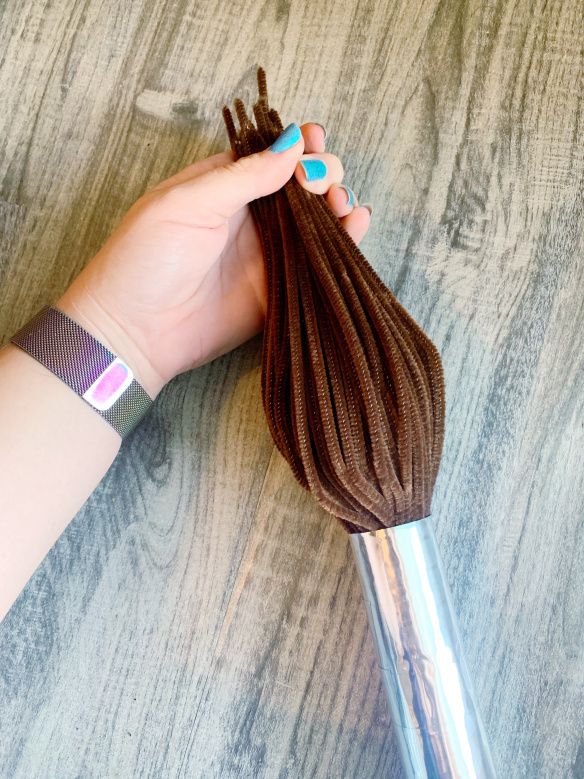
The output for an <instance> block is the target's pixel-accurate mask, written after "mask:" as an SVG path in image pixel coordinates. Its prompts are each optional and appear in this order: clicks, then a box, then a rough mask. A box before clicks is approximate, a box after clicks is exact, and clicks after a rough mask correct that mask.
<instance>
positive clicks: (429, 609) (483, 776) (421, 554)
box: [351, 519, 495, 779]
mask: <svg viewBox="0 0 584 779" xmlns="http://www.w3.org/2000/svg"><path fill="white" fill-rule="evenodd" d="M351 544H352V547H353V551H354V553H355V557H356V560H357V567H358V569H359V573H360V576H361V581H362V584H363V591H364V594H365V599H366V601H367V609H368V612H369V620H370V623H371V627H372V630H373V633H374V635H375V643H376V645H377V650H378V653H379V659H380V665H381V668H382V672H383V678H384V682H385V686H386V688H387V692H388V696H389V703H390V708H391V713H392V717H393V722H394V727H395V732H396V734H397V738H398V741H399V744H400V749H401V752H402V759H403V763H404V767H405V771H406V776H407V777H408V779H414V778H415V779H447V778H448V779H494V777H495V772H494V769H493V764H492V761H491V756H490V753H489V748H488V744H487V740H486V737H485V733H484V729H483V726H482V724H481V721H480V716H479V713H478V710H477V707H476V704H475V701H474V697H473V693H472V688H471V684H470V679H469V676H468V671H467V668H466V663H465V661H464V658H463V655H462V651H461V645H460V638H459V635H458V629H457V627H456V620H455V618H454V613H453V610H452V604H451V600H450V595H449V592H448V585H447V583H446V579H445V577H444V571H443V568H442V564H441V561H440V555H439V552H438V548H437V546H436V540H435V537H434V532H433V530H432V525H431V523H430V521H429V520H428V519H420V520H417V521H416V522H410V523H408V524H406V525H401V526H399V527H395V528H388V529H386V530H376V531H373V532H370V533H357V534H354V535H352V536H351Z"/></svg>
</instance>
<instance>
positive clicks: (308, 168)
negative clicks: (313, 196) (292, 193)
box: [300, 160, 326, 181]
mask: <svg viewBox="0 0 584 779" xmlns="http://www.w3.org/2000/svg"><path fill="white" fill-rule="evenodd" d="M300 164H301V165H302V167H303V168H304V172H305V173H306V180H307V181H317V180H318V179H323V178H324V177H325V176H326V165H325V163H324V162H323V161H322V160H300Z"/></svg>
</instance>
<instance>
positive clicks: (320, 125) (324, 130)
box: [312, 122, 327, 141]
mask: <svg viewBox="0 0 584 779" xmlns="http://www.w3.org/2000/svg"><path fill="white" fill-rule="evenodd" d="M312 124H317V125H318V126H319V127H320V128H321V130H322V131H323V133H324V138H323V141H325V140H326V136H327V132H326V127H325V126H324V125H322V124H321V123H320V122H313V123H312Z"/></svg>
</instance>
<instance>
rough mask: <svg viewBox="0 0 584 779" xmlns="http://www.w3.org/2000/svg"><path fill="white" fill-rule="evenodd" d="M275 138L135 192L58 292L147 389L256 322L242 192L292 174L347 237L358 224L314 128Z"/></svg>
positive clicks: (256, 327) (250, 236) (255, 191)
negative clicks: (312, 172) (273, 144)
mask: <svg viewBox="0 0 584 779" xmlns="http://www.w3.org/2000/svg"><path fill="white" fill-rule="evenodd" d="M287 129H288V128H287ZM285 132H286V131H285ZM294 132H296V136H294V135H293V134H294ZM283 135H284V134H283ZM291 135H292V137H291V138H290V136H291ZM281 137H282V136H281ZM286 138H288V139H289V140H292V141H294V140H295V141H296V142H294V143H292V145H291V146H289V147H288V148H286V149H284V150H283V151H279V152H276V151H272V150H271V149H266V150H264V151H262V152H259V153H258V154H253V155H251V156H249V157H244V158H241V159H239V160H237V161H235V159H234V155H233V153H232V152H231V151H226V152H222V153H220V154H216V155H214V156H213V157H209V158H207V159H204V160H201V161H199V162H195V163H194V164H192V165H189V166H188V167H187V168H185V169H184V170H182V171H180V172H179V173H177V174H176V175H175V176H172V177H171V178H169V179H167V180H166V181H163V182H162V183H160V184H158V185H157V186H155V187H154V188H153V189H151V190H149V191H148V192H146V193H145V194H144V195H143V196H142V197H141V198H140V199H139V200H138V201H137V202H136V203H135V204H134V205H133V206H132V207H131V208H130V210H129V211H128V212H127V214H126V215H125V217H124V218H123V220H122V222H121V223H120V225H119V226H118V228H117V229H116V230H115V231H114V233H112V235H111V236H110V237H109V239H108V240H107V242H106V243H105V244H104V246H103V247H102V249H101V250H100V251H99V252H98V254H97V255H96V256H95V257H94V258H93V259H92V260H91V261H90V262H89V263H88V264H87V266H86V267H85V268H84V269H83V271H82V272H81V273H80V274H79V276H78V277H77V278H76V279H75V281H74V282H73V283H72V285H71V286H70V287H69V288H68V290H67V291H66V292H65V293H64V295H63V296H62V297H61V298H60V299H59V300H58V301H57V303H56V306H57V307H58V308H60V309H61V310H63V311H65V312H66V313H68V314H69V315H70V316H71V317H72V318H73V319H75V320H76V321H78V322H79V323H80V324H81V325H83V326H84V327H85V328H86V329H87V330H89V331H90V332H92V333H93V334H94V335H95V336H96V337H97V338H99V340H101V341H102V342H103V343H105V344H106V345H107V346H109V347H110V349H111V351H113V352H115V353H116V354H118V355H119V356H120V357H122V358H123V359H124V360H125V361H126V362H127V363H128V365H130V367H131V368H132V369H133V370H134V373H135V374H136V377H137V379H138V381H140V383H141V384H142V385H143V386H144V388H145V389H146V391H147V392H148V393H149V394H150V396H151V397H153V398H154V397H155V396H156V395H157V394H158V392H159V391H160V389H162V387H163V386H164V384H165V383H166V382H167V381H169V380H170V379H172V378H173V377H174V376H176V375H177V374H179V373H182V372H183V371H186V370H189V369H191V368H194V367H196V366H198V365H202V364H203V363H205V362H207V361H209V360H212V359H213V358H215V357H218V356H219V355H221V354H223V353H225V352H227V351H229V350H230V349H233V348H234V347H236V346H238V345H239V344H241V343H243V342H244V341H246V340H247V339H249V338H251V337H252V336H253V335H255V334H256V333H257V332H259V331H260V330H261V328H262V327H263V323H264V317H265V311H266V282H265V275H264V264H263V256H262V248H261V243H260V239H259V236H258V234H257V231H256V228H255V224H254V222H253V218H252V215H251V211H250V209H249V208H248V205H247V204H248V203H249V202H250V201H251V200H254V199H255V198H258V197H261V196H263V195H268V194H271V193H272V192H275V191H277V190H278V189H280V188H281V187H282V186H283V185H284V184H285V183H286V181H288V179H290V177H291V176H292V175H295V176H296V178H297V179H298V181H299V182H300V183H301V184H302V186H303V187H305V188H306V189H307V190H309V191H310V192H314V193H317V194H322V195H326V200H327V203H328V205H329V207H330V208H331V209H332V210H333V212H334V213H335V214H336V215H337V216H338V217H339V218H340V219H341V221H342V223H343V225H344V227H345V229H346V230H347V232H349V234H350V235H351V237H352V238H353V240H354V241H355V242H356V243H357V242H359V241H360V240H361V239H362V238H363V236H364V235H365V233H366V232H367V229H368V227H369V219H370V211H369V210H368V208H367V207H364V206H359V205H358V203H357V198H356V196H355V195H354V193H352V192H350V195H349V194H348V192H347V191H346V189H345V188H344V187H342V186H339V185H340V182H341V181H342V178H343V166H342V164H341V161H340V160H339V158H338V157H336V156H335V155H333V154H328V153H326V152H325V151H324V138H325V133H324V131H323V128H322V127H321V126H320V125H318V124H314V123H306V124H304V125H302V126H301V127H300V132H299V128H298V127H297V126H296V125H292V126H291V129H290V130H289V131H288V134H287V135H286ZM309 160H321V161H323V162H324V163H325V165H326V175H325V176H324V177H323V178H319V179H312V180H308V179H307V175H306V173H305V169H304V167H303V165H302V164H301V163H302V162H304V163H306V162H307V161H309ZM317 167H318V166H317ZM321 167H322V166H321ZM351 197H352V199H353V203H351V204H349V203H348V202H347V201H348V200H349V201H350V198H351Z"/></svg>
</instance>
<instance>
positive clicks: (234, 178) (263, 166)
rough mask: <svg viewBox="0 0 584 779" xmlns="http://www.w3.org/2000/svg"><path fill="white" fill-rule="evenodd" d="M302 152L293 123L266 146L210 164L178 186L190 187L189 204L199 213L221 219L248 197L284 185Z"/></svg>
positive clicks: (297, 132) (250, 198) (244, 202)
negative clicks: (202, 171) (233, 159)
mask: <svg viewBox="0 0 584 779" xmlns="http://www.w3.org/2000/svg"><path fill="white" fill-rule="evenodd" d="M303 152H304V139H303V137H302V133H301V131H300V127H299V126H298V125H297V124H295V123H292V124H289V125H288V127H286V129H285V130H284V131H283V132H282V133H281V134H280V135H279V136H278V137H277V138H276V140H275V141H274V143H273V144H272V145H271V146H269V147H268V148H267V149H264V150H263V151H260V152H256V153H255V154H250V155H249V156H247V157H240V158H239V159H237V160H235V161H234V162H228V163H227V164H225V165H220V166H218V167H216V168H212V169H211V170H208V171H206V172H205V173H203V174H202V175H200V176H197V177H196V178H195V179H192V180H191V181H187V182H185V183H184V184H181V185H180V188H187V189H189V190H190V193H191V198H190V200H191V207H192V206H194V205H195V204H196V205H197V206H200V207H201V211H202V213H204V214H209V215H213V216H217V217H220V218H221V221H224V220H225V219H228V218H229V217H230V216H232V215H233V214H234V213H235V212H236V211H238V210H239V209H240V208H242V207H243V206H244V205H246V203H249V202H250V201H251V200H255V199H256V198H258V197H263V196H264V195H271V194H272V192H276V191H277V190H278V189H280V188H281V187H283V186H284V184H285V183H286V182H287V181H288V179H290V178H291V177H292V175H293V173H294V169H295V168H296V164H297V163H298V160H299V159H300V157H301V156H302V153H303ZM209 226H212V225H209Z"/></svg>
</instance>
